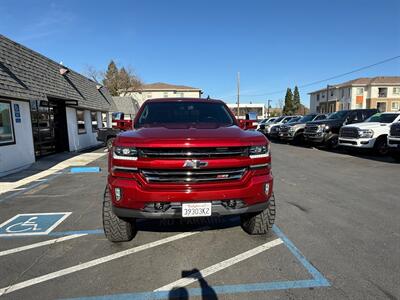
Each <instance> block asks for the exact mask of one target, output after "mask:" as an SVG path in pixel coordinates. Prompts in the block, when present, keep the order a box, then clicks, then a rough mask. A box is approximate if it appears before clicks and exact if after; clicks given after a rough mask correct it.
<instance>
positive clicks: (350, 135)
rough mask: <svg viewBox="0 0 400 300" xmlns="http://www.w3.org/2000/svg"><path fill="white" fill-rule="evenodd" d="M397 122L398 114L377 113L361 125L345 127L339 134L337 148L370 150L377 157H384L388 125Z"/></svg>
mask: <svg viewBox="0 0 400 300" xmlns="http://www.w3.org/2000/svg"><path fill="white" fill-rule="evenodd" d="M399 121H400V112H386V113H377V114H375V115H373V116H371V117H370V118H368V119H367V120H365V121H364V122H362V123H356V124H351V125H345V126H343V127H342V128H341V129H340V132H339V146H342V147H346V148H347V149H351V148H353V149H355V148H357V149H370V150H374V152H375V153H376V154H378V155H386V154H387V153H388V151H389V149H388V143H387V138H388V135H389V132H390V125H391V124H393V123H394V122H399Z"/></svg>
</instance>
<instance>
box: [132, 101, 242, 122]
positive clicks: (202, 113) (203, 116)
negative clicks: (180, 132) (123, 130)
mask: <svg viewBox="0 0 400 300" xmlns="http://www.w3.org/2000/svg"><path fill="white" fill-rule="evenodd" d="M206 123H211V124H216V125H218V126H231V125H234V124H235V122H234V120H233V117H232V116H231V114H230V113H229V112H228V110H227V109H226V107H225V105H223V104H222V103H204V102H185V101H182V102H150V103H147V104H145V107H144V109H143V111H142V113H141V115H140V118H139V119H138V121H137V122H136V124H135V128H138V127H145V126H157V125H166V124H206Z"/></svg>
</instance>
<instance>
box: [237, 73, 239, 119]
mask: <svg viewBox="0 0 400 300" xmlns="http://www.w3.org/2000/svg"><path fill="white" fill-rule="evenodd" d="M239 101H240V72H238V73H237V119H238V120H239V106H240V105H239Z"/></svg>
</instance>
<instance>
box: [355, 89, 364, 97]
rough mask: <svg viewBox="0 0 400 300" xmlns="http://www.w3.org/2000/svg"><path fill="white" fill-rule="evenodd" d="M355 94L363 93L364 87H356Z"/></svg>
mask: <svg viewBox="0 0 400 300" xmlns="http://www.w3.org/2000/svg"><path fill="white" fill-rule="evenodd" d="M356 94H357V95H358V96H362V95H364V88H357V89H356Z"/></svg>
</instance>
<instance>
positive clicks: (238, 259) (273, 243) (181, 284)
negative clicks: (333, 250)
mask: <svg viewBox="0 0 400 300" xmlns="http://www.w3.org/2000/svg"><path fill="white" fill-rule="evenodd" d="M282 243H283V241H282V240H281V239H280V238H279V239H276V240H273V241H271V242H268V243H265V244H263V245H261V246H258V247H256V248H253V249H251V250H249V251H246V252H243V253H241V254H238V255H236V256H234V257H231V258H229V259H226V260H224V261H221V262H219V263H217V264H215V265H212V266H210V267H208V268H205V269H203V270H200V271H199V272H197V273H194V274H191V277H186V278H182V279H179V280H177V281H174V282H172V283H169V284H167V285H164V286H162V287H160V288H158V289H156V290H154V292H161V291H170V290H172V289H173V288H179V287H184V286H187V285H189V284H191V283H193V282H196V281H198V280H199V279H200V278H205V277H207V276H209V275H212V274H214V273H216V272H218V271H221V270H223V269H226V268H228V267H230V266H233V265H235V264H237V263H239V262H241V261H243V260H246V259H248V258H250V257H253V256H255V255H257V254H260V253H261V252H264V251H266V250H268V249H271V248H273V247H275V246H278V245H280V244H282Z"/></svg>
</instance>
